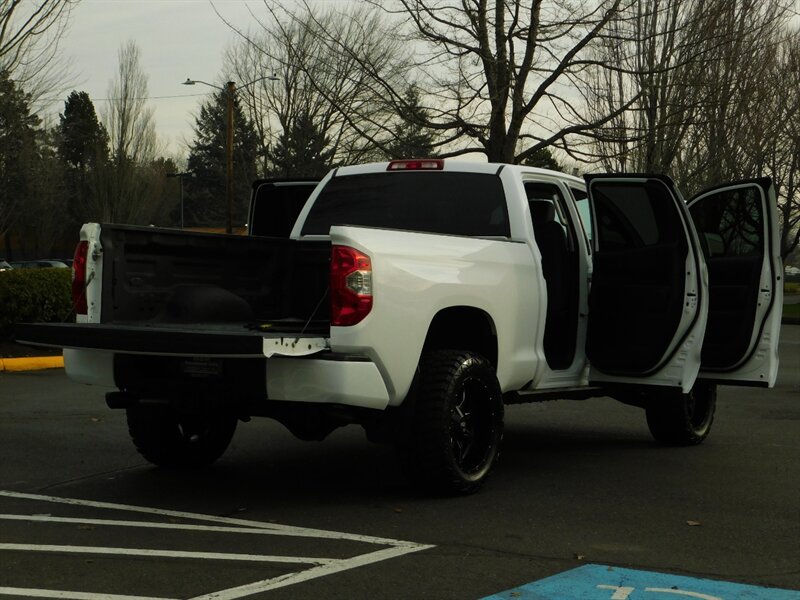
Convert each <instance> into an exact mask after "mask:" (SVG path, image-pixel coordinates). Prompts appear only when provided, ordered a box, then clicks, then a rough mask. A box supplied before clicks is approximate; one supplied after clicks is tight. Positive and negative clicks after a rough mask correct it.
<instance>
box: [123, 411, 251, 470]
mask: <svg viewBox="0 0 800 600" xmlns="http://www.w3.org/2000/svg"><path fill="white" fill-rule="evenodd" d="M127 416H128V431H129V433H130V435H131V439H132V440H133V443H134V445H135V446H136V449H137V450H138V451H139V454H141V455H142V456H143V457H144V458H146V459H147V460H148V461H149V462H151V463H153V464H154V465H158V466H161V467H201V466H205V465H209V464H211V463H213V462H214V461H215V460H217V459H218V458H219V457H220V456H222V454H223V453H224V452H225V450H226V449H227V448H228V445H229V444H230V441H231V438H232V437H233V433H234V431H235V430H236V423H237V419H236V416H235V415H234V414H232V413H230V412H227V411H221V410H209V411H204V412H199V413H196V414H195V413H192V414H190V413H179V412H178V411H176V410H175V409H174V408H172V407H170V406H166V405H160V404H152V405H149V404H135V405H133V406H130V407H128V409H127Z"/></svg>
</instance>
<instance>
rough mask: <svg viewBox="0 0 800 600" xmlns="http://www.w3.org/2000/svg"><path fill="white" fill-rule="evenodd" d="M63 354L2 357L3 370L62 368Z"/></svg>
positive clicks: (1, 367)
mask: <svg viewBox="0 0 800 600" xmlns="http://www.w3.org/2000/svg"><path fill="white" fill-rule="evenodd" d="M63 367H64V357H63V356H26V357H23V358H0V372H2V371H39V370H41V369H61V368H63Z"/></svg>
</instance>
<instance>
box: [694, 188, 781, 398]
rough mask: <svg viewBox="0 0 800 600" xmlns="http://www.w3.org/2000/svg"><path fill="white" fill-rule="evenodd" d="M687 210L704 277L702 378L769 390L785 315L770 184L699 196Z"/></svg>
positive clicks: (776, 224) (775, 210)
mask: <svg viewBox="0 0 800 600" xmlns="http://www.w3.org/2000/svg"><path fill="white" fill-rule="evenodd" d="M688 205H689V210H690V212H691V215H692V219H693V220H694V223H695V228H696V229H697V232H698V235H699V236H700V240H701V244H702V245H703V251H704V253H705V255H706V264H707V265H708V275H709V300H710V303H709V310H708V324H707V326H706V335H705V341H704V343H703V351H702V365H701V373H700V377H701V378H703V379H709V380H713V381H717V382H720V383H725V384H728V385H760V386H769V387H771V386H772V385H774V383H775V378H776V376H777V373H778V336H779V333H780V323H781V313H782V311H783V286H782V285H781V284H782V281H781V271H782V267H781V260H780V250H779V245H778V216H777V206H776V197H775V189H774V187H773V186H772V182H771V181H770V180H769V179H768V178H763V179H758V180H751V181H740V182H735V183H728V184H725V185H721V186H718V187H715V188H713V189H710V190H707V191H705V192H702V193H701V194H699V195H698V196H695V197H694V198H692V200H690V201H689V203H688Z"/></svg>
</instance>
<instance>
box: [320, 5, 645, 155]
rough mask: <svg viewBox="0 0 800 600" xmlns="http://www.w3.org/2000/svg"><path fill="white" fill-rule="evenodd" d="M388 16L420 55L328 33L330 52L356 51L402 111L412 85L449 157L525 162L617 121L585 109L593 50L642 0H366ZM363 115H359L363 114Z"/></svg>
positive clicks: (375, 83) (424, 121)
mask: <svg viewBox="0 0 800 600" xmlns="http://www.w3.org/2000/svg"><path fill="white" fill-rule="evenodd" d="M366 1H367V3H368V4H370V5H372V6H373V7H374V8H375V9H376V10H379V11H382V13H383V14H384V15H385V16H386V18H388V19H389V22H390V24H391V26H392V28H393V30H394V32H395V33H394V34H393V35H394V37H395V38H397V39H400V40H401V41H402V42H403V44H404V47H405V48H408V49H409V50H410V51H411V52H412V53H413V55H412V56H411V57H410V58H411V59H410V60H409V57H408V56H403V55H401V56H399V57H396V58H395V57H392V60H391V61H390V62H389V63H388V64H386V63H382V62H373V61H371V60H369V59H368V58H365V57H364V56H363V55H362V53H361V52H360V49H359V48H358V47H353V46H350V45H347V44H342V43H337V42H336V41H335V40H333V39H330V38H322V40H321V41H322V43H324V44H325V45H326V46H327V48H328V52H330V53H334V54H340V55H344V56H347V57H353V58H356V59H357V60H358V61H359V65H360V68H361V69H362V70H364V71H365V72H366V73H367V74H368V75H369V78H370V80H371V84H370V85H371V86H372V87H373V89H374V90H375V92H376V95H379V96H380V97H383V98H384V100H385V102H386V103H388V104H389V105H390V106H391V107H392V109H393V111H394V112H395V114H398V115H401V114H403V113H404V110H405V109H407V106H406V104H405V102H404V99H405V98H406V97H407V94H406V92H407V89H408V85H409V84H412V85H413V86H414V87H415V88H416V89H417V90H418V91H419V97H420V98H421V100H422V105H421V107H420V108H421V109H422V110H421V111H420V112H419V114H420V115H424V117H422V118H420V123H419V125H423V126H425V127H428V128H431V129H433V130H435V131H437V132H438V134H439V138H438V139H439V142H438V143H439V144H440V145H441V146H442V147H443V148H447V149H448V150H443V151H442V152H440V155H441V156H454V155H460V154H465V153H468V152H481V153H484V154H485V155H486V156H487V157H488V158H489V160H492V161H502V162H521V161H523V160H525V159H526V158H528V157H530V156H532V155H534V154H535V153H536V152H538V151H539V150H540V149H542V148H545V147H547V146H551V145H556V146H562V147H564V146H566V144H567V140H568V139H569V138H570V136H573V135H579V134H582V133H584V132H588V131H591V130H592V129H594V128H595V127H597V126H598V125H601V124H603V123H605V122H607V121H608V120H609V119H611V118H613V116H614V115H613V114H609V115H604V116H602V117H601V118H592V119H590V118H588V116H587V115H585V114H584V113H583V112H582V109H581V106H582V105H581V102H580V101H579V100H580V96H579V95H578V94H577V93H576V91H577V90H579V89H581V87H582V86H581V87H579V86H578V85H577V84H578V83H579V82H581V80H582V77H583V73H584V72H585V70H586V68H587V66H588V65H589V64H590V63H593V62H594V59H592V57H591V56H590V55H589V50H590V49H591V47H592V45H593V44H594V43H596V42H597V41H598V40H599V39H600V38H601V36H602V35H603V31H604V29H605V27H606V25H607V24H608V23H609V21H610V20H611V19H612V18H613V17H615V16H616V15H618V14H619V12H620V11H621V10H622V9H623V8H625V7H626V6H627V5H629V4H630V3H632V2H633V1H634V0H599V1H598V2H592V3H587V4H584V3H579V2H573V1H570V0H532V1H531V2H530V3H523V2H521V1H519V0H516V1H508V0H494V1H491V2H490V1H489V0H395V1H393V2H391V3H388V4H387V3H383V2H378V1H377V0H366ZM363 117H364V114H363V111H362V114H359V115H358V116H357V117H356V118H357V119H359V120H360V119H363Z"/></svg>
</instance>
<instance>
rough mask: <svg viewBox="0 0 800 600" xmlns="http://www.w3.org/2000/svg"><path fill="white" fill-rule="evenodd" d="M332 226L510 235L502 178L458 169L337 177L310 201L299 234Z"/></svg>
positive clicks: (319, 232)
mask: <svg viewBox="0 0 800 600" xmlns="http://www.w3.org/2000/svg"><path fill="white" fill-rule="evenodd" d="M333 225H356V226H362V227H383V228H387V229H402V230H407V231H420V232H428V233H443V234H449V235H463V236H481V237H495V236H499V237H509V236H510V230H509V225H508V213H507V210H506V201H505V195H504V193H503V185H502V183H501V181H500V178H499V177H497V176H496V175H493V174H483V173H458V172H442V171H436V172H430V171H428V172H421V171H417V172H403V173H394V172H390V173H370V174H366V175H348V176H343V177H335V178H333V179H331V181H330V182H329V183H328V184H327V185H326V186H325V188H324V189H323V190H322V192H321V193H320V195H319V197H318V198H317V199H316V201H315V202H314V205H313V206H312V208H311V211H310V212H309V214H308V217H307V218H306V221H305V223H304V224H303V230H302V235H328V234H329V232H330V228H331V226H333Z"/></svg>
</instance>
